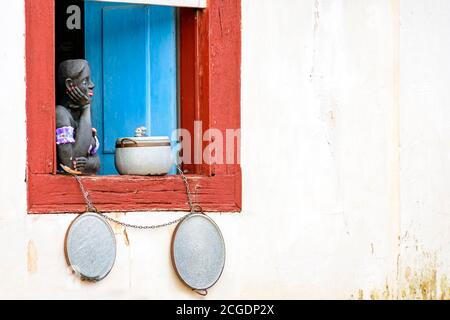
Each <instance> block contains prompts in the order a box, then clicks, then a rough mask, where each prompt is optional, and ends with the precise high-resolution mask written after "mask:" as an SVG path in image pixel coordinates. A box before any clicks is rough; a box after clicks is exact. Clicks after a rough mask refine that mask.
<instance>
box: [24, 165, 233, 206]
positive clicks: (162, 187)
mask: <svg viewBox="0 0 450 320" xmlns="http://www.w3.org/2000/svg"><path fill="white" fill-rule="evenodd" d="M81 179H82V181H83V183H84V185H85V188H86V189H87V191H88V192H89V193H90V195H91V199H92V201H93V203H94V205H95V206H96V208H97V209H98V210H99V211H101V212H142V211H189V205H188V201H187V195H186V189H185V185H184V183H183V181H182V179H181V177H180V176H177V175H171V176H158V177H138V176H86V177H81ZM188 181H189V184H190V190H191V192H192V199H193V201H194V203H195V204H199V205H200V206H201V207H202V208H203V210H204V211H208V212H239V211H241V208H240V204H239V203H240V199H239V196H240V174H227V175H220V176H216V177H207V176H201V175H188ZM29 184H30V185H29V200H30V203H31V204H32V205H31V206H30V207H29V208H28V212H29V213H33V214H44V213H68V212H70V213H72V212H73V213H81V212H84V211H86V205H85V203H84V200H83V197H82V195H81V191H80V189H79V185H78V183H77V182H76V180H75V179H74V178H73V177H71V176H68V175H53V174H37V175H34V177H33V179H32V181H29Z"/></svg>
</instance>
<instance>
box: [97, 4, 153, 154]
mask: <svg viewBox="0 0 450 320" xmlns="http://www.w3.org/2000/svg"><path fill="white" fill-rule="evenodd" d="M148 14H149V11H148V8H146V7H144V6H140V7H137V6H136V7H135V6H133V7H111V8H104V9H103V130H104V138H103V146H104V153H114V152H115V142H116V139H117V138H119V137H129V136H133V133H134V130H135V129H136V128H138V127H142V126H145V127H147V128H148V127H150V110H149V109H150V85H151V84H150V77H149V75H150V59H149V56H150V55H149V31H150V28H149V18H148Z"/></svg>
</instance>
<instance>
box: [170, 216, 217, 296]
mask: <svg viewBox="0 0 450 320" xmlns="http://www.w3.org/2000/svg"><path fill="white" fill-rule="evenodd" d="M171 249H172V263H173V266H174V269H175V271H176V273H177V275H178V277H179V278H180V279H181V281H183V282H184V283H185V284H186V285H187V286H188V287H189V288H191V289H193V290H195V291H197V292H199V291H206V290H208V289H209V288H211V287H212V286H214V285H215V284H216V283H217V281H218V280H219V279H220V276H221V275H222V272H223V269H224V267H225V255H226V252H225V241H224V239H223V236H222V232H221V231H220V229H219V227H218V226H217V224H216V223H215V222H214V221H213V220H212V219H211V218H209V217H208V216H206V215H205V214H192V215H189V216H187V217H186V218H185V219H183V220H182V221H181V222H180V223H179V224H178V226H177V228H176V230H175V232H174V234H173V238H172V248H171Z"/></svg>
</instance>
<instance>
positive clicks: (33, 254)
mask: <svg viewBox="0 0 450 320" xmlns="http://www.w3.org/2000/svg"><path fill="white" fill-rule="evenodd" d="M37 262H38V256H37V250H36V246H35V245H34V242H33V241H31V240H30V241H28V249H27V269H28V272H29V273H36V271H37Z"/></svg>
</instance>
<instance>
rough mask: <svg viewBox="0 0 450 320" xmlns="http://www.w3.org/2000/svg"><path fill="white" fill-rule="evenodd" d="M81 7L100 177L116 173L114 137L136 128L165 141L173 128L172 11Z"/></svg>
mask: <svg viewBox="0 0 450 320" xmlns="http://www.w3.org/2000/svg"><path fill="white" fill-rule="evenodd" d="M85 6H86V7H85V24H86V28H85V29H86V32H85V35H86V36H85V37H86V39H85V41H86V59H87V60H88V61H89V63H90V65H91V69H92V78H93V80H94V82H95V84H96V88H95V97H94V100H93V103H92V118H93V125H94V127H96V128H97V130H98V135H99V139H100V141H101V142H102V144H101V148H100V150H99V155H100V158H101V162H102V169H101V174H104V175H105V174H117V172H116V170H115V166H114V152H115V141H116V139H117V138H120V137H126V136H133V135H134V130H135V129H136V128H137V127H140V126H146V127H147V128H148V132H149V134H150V135H152V136H161V135H164V136H169V137H170V136H171V134H172V131H173V130H175V129H176V128H177V124H178V123H177V71H176V59H177V54H176V53H177V51H176V50H177V49H176V11H175V9H174V8H171V7H157V6H141V5H127V4H118V3H104V2H103V3H99V2H90V1H86V2H85Z"/></svg>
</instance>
